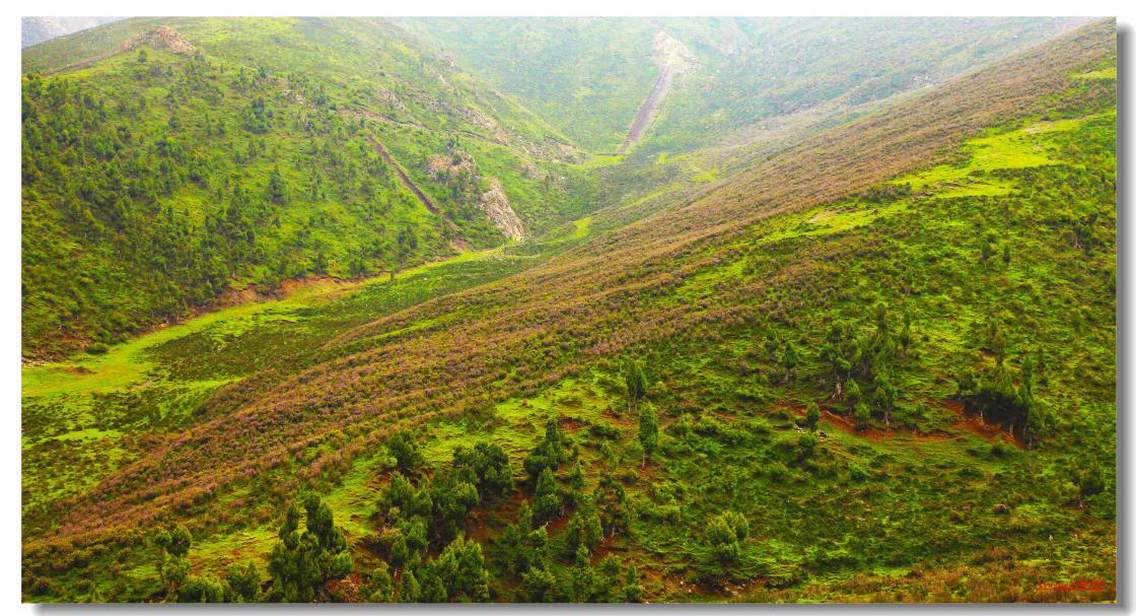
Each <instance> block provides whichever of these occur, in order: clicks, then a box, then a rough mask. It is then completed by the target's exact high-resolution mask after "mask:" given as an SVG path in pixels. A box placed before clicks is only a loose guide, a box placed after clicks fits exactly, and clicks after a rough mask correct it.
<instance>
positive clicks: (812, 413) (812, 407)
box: [805, 400, 820, 432]
mask: <svg viewBox="0 0 1136 616" xmlns="http://www.w3.org/2000/svg"><path fill="white" fill-rule="evenodd" d="M819 423H820V407H819V406H817V403H816V401H815V400H810V401H809V403H808V404H807V405H806V406H805V427H807V428H808V429H809V431H810V432H816V429H817V425H818V424H819Z"/></svg>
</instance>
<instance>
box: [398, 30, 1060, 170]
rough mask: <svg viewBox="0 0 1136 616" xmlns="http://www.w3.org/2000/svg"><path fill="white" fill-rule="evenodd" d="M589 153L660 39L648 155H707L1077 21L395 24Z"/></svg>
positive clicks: (611, 126)
mask: <svg viewBox="0 0 1136 616" xmlns="http://www.w3.org/2000/svg"><path fill="white" fill-rule="evenodd" d="M397 23H399V24H400V25H402V26H404V27H406V28H407V29H409V30H410V31H412V32H414V33H416V34H418V35H419V36H421V37H423V38H424V39H426V40H428V41H431V42H436V43H437V44H438V45H439V46H440V47H441V48H442V49H444V50H445V51H446V52H447V53H451V54H453V56H454V57H455V59H456V61H457V62H458V63H459V64H461V65H463V66H466V67H468V68H469V69H470V70H471V71H473V72H475V73H476V74H479V75H483V76H484V77H485V78H486V79H488V80H489V81H490V82H491V83H493V84H494V85H496V86H497V87H498V88H500V89H501V90H503V91H505V92H508V93H510V94H512V95H514V96H516V97H517V98H518V100H520V101H521V102H522V103H523V104H524V105H525V106H527V107H528V108H529V109H531V110H533V111H534V112H536V113H538V114H539V115H541V116H542V117H544V118H546V119H547V120H548V121H549V122H550V123H552V124H553V125H555V126H558V127H560V128H561V129H562V130H564V132H565V133H567V134H568V135H570V136H571V137H572V138H573V139H574V140H575V141H576V142H577V143H580V144H581V145H582V146H583V147H585V148H587V149H589V150H591V151H593V152H614V151H616V148H617V147H618V146H619V145H620V143H621V142H622V141H623V140H624V137H625V136H626V134H627V131H628V129H629V128H630V127H631V125H632V118H633V117H634V116H635V113H636V110H637V108H638V107H639V105H640V103H641V102H642V101H643V99H644V98H646V97H647V95H648V92H650V91H651V89H652V84H654V82H655V79H656V77H658V75H659V74H660V70H661V65H662V63H663V62H664V57H665V56H666V55H667V51H665V49H667V48H664V49H660V46H659V43H658V42H657V40H656V37H657V35H658V33H660V32H663V33H666V34H667V35H668V36H669V37H671V38H672V39H673V40H674V41H675V42H676V44H674V45H672V46H676V47H678V48H679V50H680V51H678V52H675V51H673V50H671V51H670V53H681V54H682V55H683V56H684V57H685V58H686V60H685V62H684V64H686V65H687V67H686V68H685V69H684V70H682V71H681V74H679V75H678V76H677V77H676V80H675V86H674V88H673V89H672V91H671V92H670V93H669V95H668V97H667V99H666V100H665V102H664V104H663V109H662V113H661V114H660V115H659V117H658V118H657V120H656V121H655V123H654V126H653V127H652V128H651V134H650V137H649V139H648V140H647V143H646V144H645V150H646V153H648V154H650V155H651V156H654V155H656V154H658V153H659V152H660V151H669V152H671V153H675V152H682V151H687V150H689V149H691V148H692V147H693V146H707V145H710V144H713V143H714V142H716V141H718V140H719V139H721V138H723V137H725V136H727V135H728V134H730V133H731V132H732V131H735V130H737V129H739V128H742V127H747V126H754V125H757V126H760V125H761V124H762V123H763V122H767V121H770V120H772V119H776V118H778V117H780V116H785V115H792V114H795V113H799V112H802V111H805V110H808V109H810V108H813V107H816V106H818V105H822V104H825V103H833V102H839V103H840V104H841V105H844V106H850V107H854V106H856V105H860V104H863V103H866V102H869V101H873V100H879V99H883V98H887V97H888V96H891V95H893V94H896V93H898V92H903V91H908V90H913V89H918V88H921V87H926V86H929V85H934V84H937V83H941V82H943V81H945V80H946V79H948V78H950V77H952V76H954V75H957V74H959V73H961V72H964V71H965V70H967V69H969V68H972V67H974V66H976V65H978V64H981V63H983V62H987V61H990V60H992V59H994V58H998V57H999V56H1001V55H1004V54H1006V53H1007V52H1009V51H1011V50H1013V49H1016V48H1021V47H1023V46H1026V45H1030V44H1033V43H1036V42H1038V41H1040V40H1042V39H1044V38H1045V37H1047V36H1049V35H1052V34H1054V33H1055V32H1058V31H1060V30H1062V29H1064V28H1068V27H1070V25H1071V24H1073V23H1075V21H1073V20H1055V19H903V20H885V19H870V18H859V19H858V18H851V19H849V18H843V19H801V18H704V19H685V18H684V19H652V20H645V19H631V18H606V19H602V18H601V19H593V18H557V19H551V18H539V19H506V18H466V19H434V18H429V19H403V20H398V22H397Z"/></svg>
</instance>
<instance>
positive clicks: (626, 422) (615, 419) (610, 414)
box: [603, 406, 633, 426]
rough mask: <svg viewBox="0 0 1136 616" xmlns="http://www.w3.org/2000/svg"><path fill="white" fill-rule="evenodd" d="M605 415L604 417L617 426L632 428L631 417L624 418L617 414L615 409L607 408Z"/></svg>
mask: <svg viewBox="0 0 1136 616" xmlns="http://www.w3.org/2000/svg"><path fill="white" fill-rule="evenodd" d="M603 414H604V417H607V418H608V419H610V420H611V421H612V423H616V424H619V425H621V426H630V425H632V423H633V422H632V421H631V419H630V418H629V417H624V416H622V415H619V414H617V413H616V412H615V409H613V408H611V407H610V406H609V407H607V410H605V411H604V413H603Z"/></svg>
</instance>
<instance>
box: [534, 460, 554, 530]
mask: <svg viewBox="0 0 1136 616" xmlns="http://www.w3.org/2000/svg"><path fill="white" fill-rule="evenodd" d="M559 515H560V492H559V490H558V489H557V487H556V477H555V476H554V475H553V474H552V469H550V468H545V469H544V470H542V471H541V472H540V477H539V478H538V479H537V481H536V489H535V490H534V494H533V521H535V522H536V523H537V524H542V523H544V522H547V521H549V520H551V519H552V518H555V517H557V516H559Z"/></svg>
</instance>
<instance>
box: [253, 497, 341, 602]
mask: <svg viewBox="0 0 1136 616" xmlns="http://www.w3.org/2000/svg"><path fill="white" fill-rule="evenodd" d="M301 516H302V517H303V518H304V523H305V529H304V530H303V531H302V532H301V530H300V518H301ZM279 536H280V542H279V543H277V544H276V546H275V547H273V548H272V555H271V557H270V559H269V562H268V573H269V575H271V576H272V581H273V592H274V593H278V596H279V597H280V599H281V600H283V601H285V602H287V603H307V602H309V601H312V600H313V599H315V598H316V596H317V594H318V593H319V591H320V589H321V588H322V587H323V584H324V583H325V582H327V581H328V580H331V579H336V578H341V577H343V576H345V575H347V574H348V573H350V572H351V571H352V569H353V568H354V565H353V564H352V559H351V554H350V552H348V551H347V550H346V548H347V542H346V541H345V540H344V538H343V533H342V532H340V531H339V529H338V528H336V527H335V522H334V519H333V515H332V512H331V509H330V508H328V506H327V505H326V504H324V503H323V501H321V500H320V499H319V497H318V496H315V495H309V496H307V497H305V498H304V507H303V511H302V512H301V509H300V507H299V506H298V505H297V504H296V503H292V504H291V505H289V507H288V511H287V513H286V514H285V517H284V523H283V524H282V525H281V527H280V533H279Z"/></svg>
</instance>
